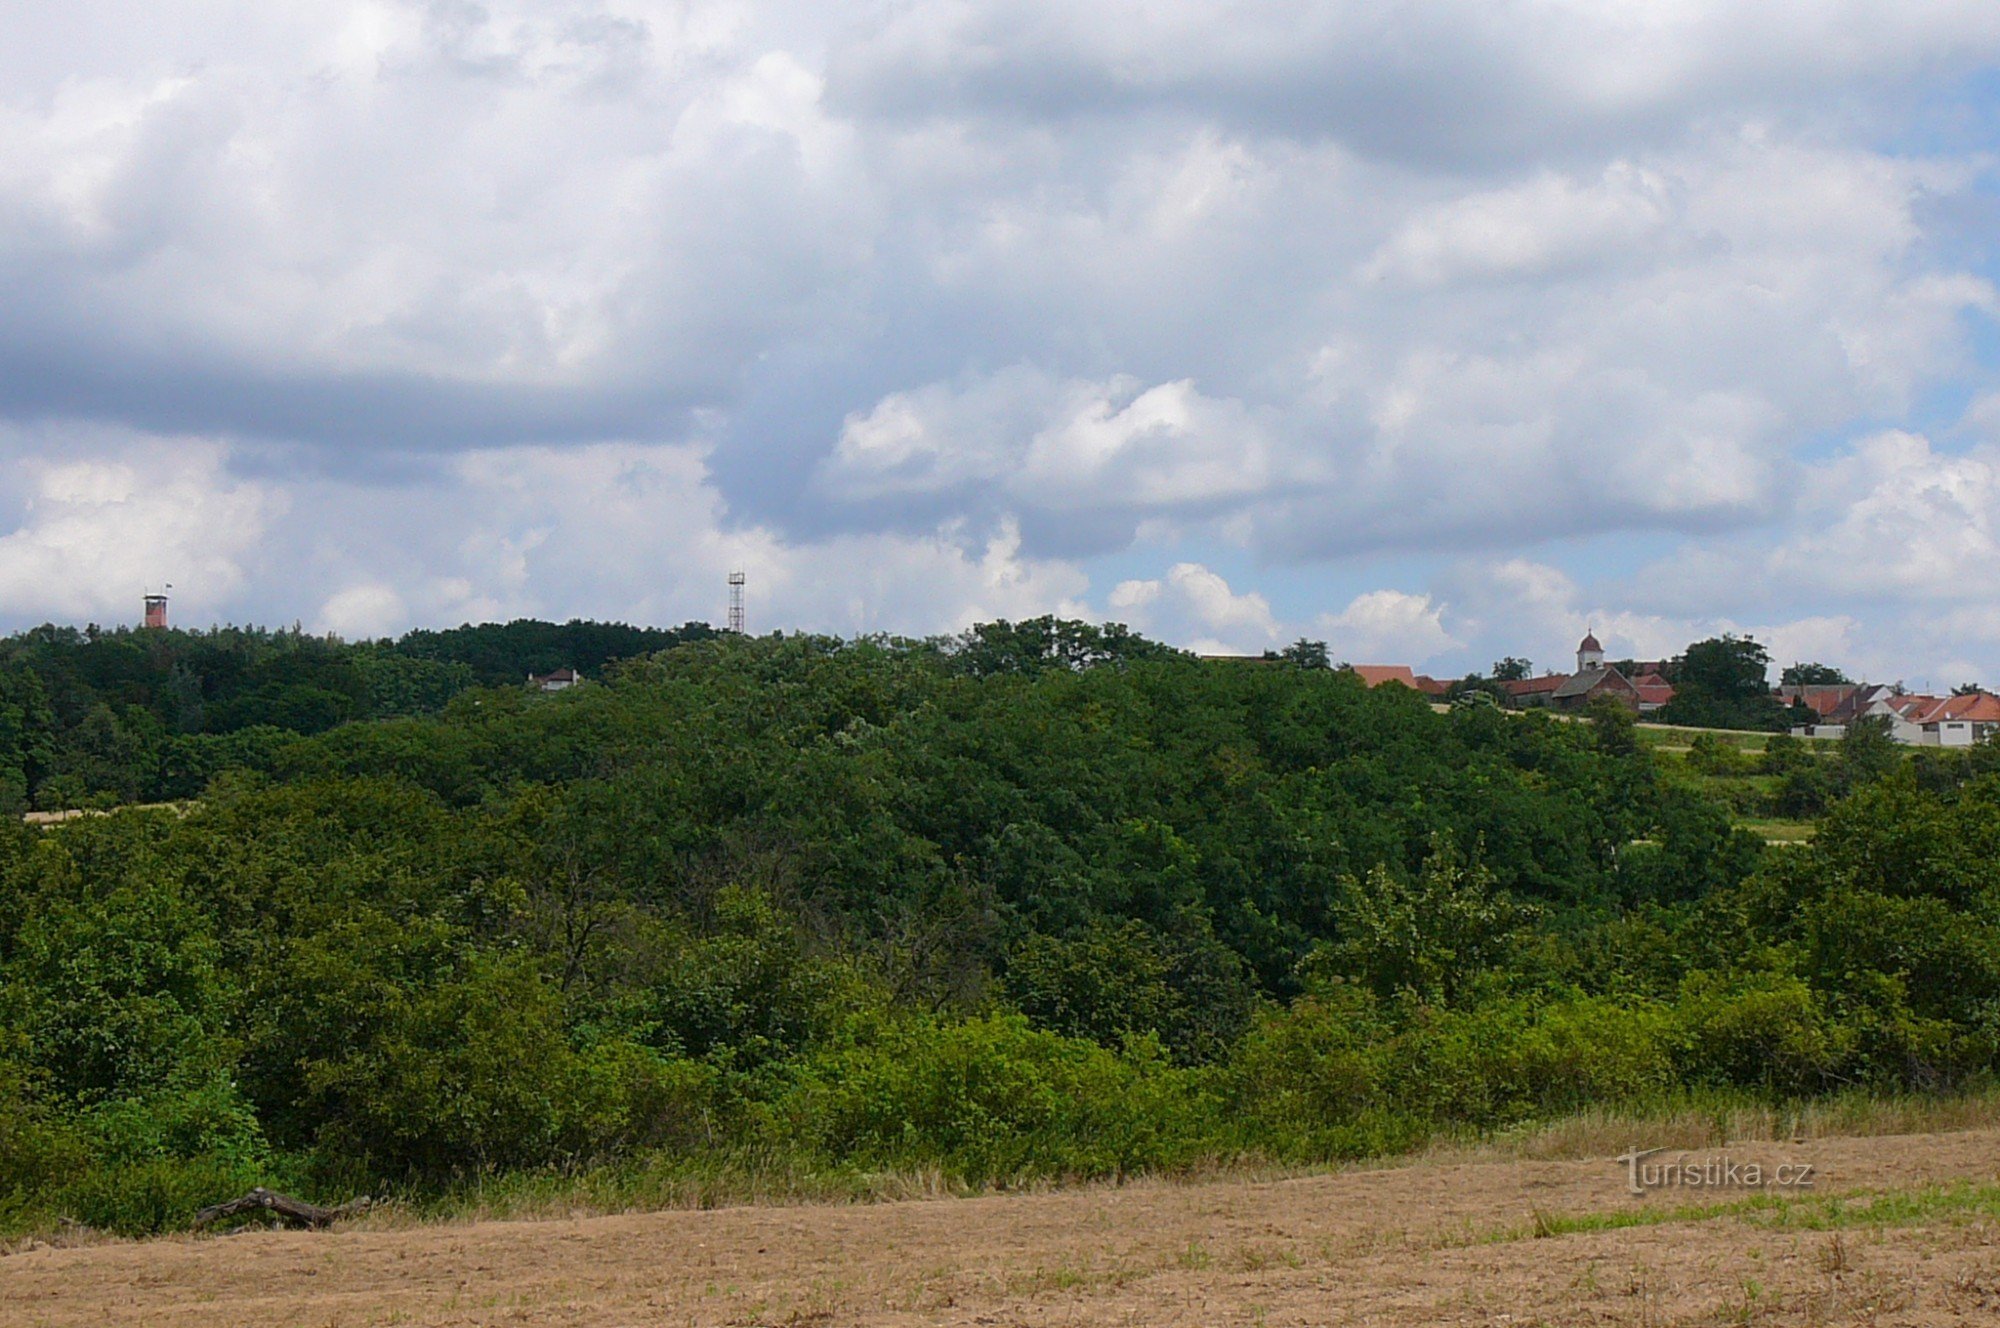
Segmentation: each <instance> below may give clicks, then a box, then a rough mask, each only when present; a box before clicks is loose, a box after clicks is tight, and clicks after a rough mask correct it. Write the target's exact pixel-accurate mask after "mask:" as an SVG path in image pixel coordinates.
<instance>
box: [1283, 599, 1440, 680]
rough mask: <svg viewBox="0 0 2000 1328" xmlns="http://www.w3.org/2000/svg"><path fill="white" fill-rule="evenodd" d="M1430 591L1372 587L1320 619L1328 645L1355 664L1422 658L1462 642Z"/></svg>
mask: <svg viewBox="0 0 2000 1328" xmlns="http://www.w3.org/2000/svg"><path fill="white" fill-rule="evenodd" d="M1444 611H1445V609H1444V605H1442V604H1438V603H1434V602H1433V601H1432V599H1431V597H1430V596H1429V595H1413V594H1410V593H1408V592H1406V591H1401V590H1371V591H1368V592H1366V593H1365V594H1361V595H1356V596H1355V597H1354V599H1353V600H1351V601H1350V602H1349V603H1348V605H1347V607H1346V608H1344V609H1342V610H1341V611H1340V612H1339V613H1332V614H1325V615H1322V617H1321V618H1320V620H1319V626H1320V628H1321V630H1323V631H1324V632H1325V633H1326V642H1327V649H1328V650H1329V652H1330V653H1331V654H1333V655H1334V656H1335V657H1336V658H1339V659H1344V660H1346V661H1348V662H1349V663H1352V664H1423V663H1425V662H1427V661H1428V660H1430V659H1432V658H1434V657H1436V656H1438V655H1441V654H1443V653H1444V652H1445V651H1447V650H1450V649H1452V648H1453V647H1456V646H1459V645H1462V644H1463V642H1461V641H1459V640H1458V639H1457V638H1456V637H1454V636H1453V635H1452V634H1451V633H1450V632H1449V631H1447V630H1446V629H1445V626H1444Z"/></svg>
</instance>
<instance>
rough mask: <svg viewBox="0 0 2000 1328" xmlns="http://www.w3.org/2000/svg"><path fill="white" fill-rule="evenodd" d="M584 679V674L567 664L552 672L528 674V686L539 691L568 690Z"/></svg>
mask: <svg viewBox="0 0 2000 1328" xmlns="http://www.w3.org/2000/svg"><path fill="white" fill-rule="evenodd" d="M582 681H583V675H582V674H580V673H578V672H577V671H576V670H575V669H572V668H569V667H566V666H565V667H563V668H560V669H557V670H555V671H554V672H552V673H530V674H529V675H528V686H530V687H532V688H534V689H535V690H536V691H538V692H562V691H568V690H569V689H570V688H572V687H574V686H576V685H577V684H578V683H580V682H582Z"/></svg>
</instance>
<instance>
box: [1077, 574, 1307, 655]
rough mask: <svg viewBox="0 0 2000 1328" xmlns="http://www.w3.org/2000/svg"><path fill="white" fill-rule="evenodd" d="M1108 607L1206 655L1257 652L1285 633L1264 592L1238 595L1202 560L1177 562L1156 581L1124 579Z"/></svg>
mask: <svg viewBox="0 0 2000 1328" xmlns="http://www.w3.org/2000/svg"><path fill="white" fill-rule="evenodd" d="M1109 605H1110V611H1111V614H1112V616H1113V617H1115V618H1118V619H1120V620H1122V621H1124V622H1126V623H1127V624H1128V625H1131V626H1134V627H1137V628H1138V629H1139V630H1141V631H1143V632H1147V633H1150V634H1152V635H1154V636H1155V637H1157V638H1159V639H1162V640H1166V641H1169V642H1172V643H1173V644H1176V645H1181V646H1185V647H1186V648H1188V649H1191V650H1196V651H1199V652H1201V653H1204V654H1219V655H1229V654H1254V653H1257V652H1259V651H1262V650H1265V649H1268V648H1270V647H1271V646H1273V645H1275V644H1277V643H1278V642H1279V641H1280V640H1281V638H1282V636H1283V633H1284V626H1283V624H1281V623H1280V622H1279V621H1278V619H1277V617H1276V616H1275V615H1274V614H1273V613H1272V612H1271V605H1270V602H1269V601H1268V600H1266V599H1265V598H1264V597H1263V596H1262V595H1259V594H1257V593H1255V592H1254V591H1252V592H1246V593H1240V594H1239V593H1238V592H1236V591H1234V590H1232V589H1230V586H1229V582H1228V581H1226V580H1224V579H1223V578H1222V576H1220V575H1219V574H1217V573H1216V572H1214V571H1211V570H1210V569H1209V568H1207V567H1204V566H1202V565H1201V564H1199V563H1176V564H1175V565H1174V566H1173V567H1171V568H1169V569H1168V570H1167V574H1166V575H1165V576H1164V577H1162V578H1159V579H1155V580H1141V579H1135V580H1130V581H1122V582H1120V583H1119V584H1118V585H1116V586H1114V587H1113V588H1112V590H1111V595H1110V599H1109Z"/></svg>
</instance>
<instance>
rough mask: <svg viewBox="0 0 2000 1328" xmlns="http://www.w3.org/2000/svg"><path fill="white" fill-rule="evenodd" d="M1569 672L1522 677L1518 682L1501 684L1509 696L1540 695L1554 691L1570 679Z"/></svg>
mask: <svg viewBox="0 0 2000 1328" xmlns="http://www.w3.org/2000/svg"><path fill="white" fill-rule="evenodd" d="M1569 677H1570V676H1569V675H1568V674H1567V673H1549V674H1544V675H1543V676H1541V677H1539V678H1522V679H1520V680H1519V681H1517V682H1509V683H1503V684H1501V685H1502V686H1504V687H1505V688H1506V689H1507V695H1509V696H1539V695H1540V694H1541V693H1543V692H1553V691H1554V690H1555V689H1556V688H1558V687H1560V686H1562V685H1563V684H1564V683H1566V682H1568V681H1569Z"/></svg>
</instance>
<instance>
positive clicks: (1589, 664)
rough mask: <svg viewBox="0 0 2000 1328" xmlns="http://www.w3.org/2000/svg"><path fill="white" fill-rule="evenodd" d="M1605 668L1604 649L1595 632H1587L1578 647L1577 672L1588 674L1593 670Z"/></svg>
mask: <svg viewBox="0 0 2000 1328" xmlns="http://www.w3.org/2000/svg"><path fill="white" fill-rule="evenodd" d="M1603 667H1604V647H1603V646H1602V645H1599V644H1598V641H1597V634H1596V633H1595V632H1585V633H1584V636H1583V640H1582V641H1581V642H1579V643H1578V644H1577V647H1576V671H1577V672H1578V673H1588V672H1590V671H1591V670H1592V669H1601V668H1603Z"/></svg>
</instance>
